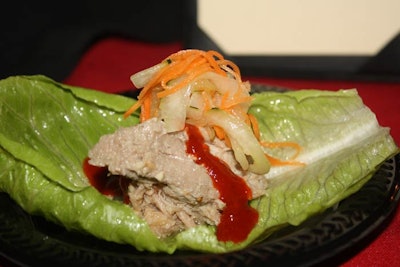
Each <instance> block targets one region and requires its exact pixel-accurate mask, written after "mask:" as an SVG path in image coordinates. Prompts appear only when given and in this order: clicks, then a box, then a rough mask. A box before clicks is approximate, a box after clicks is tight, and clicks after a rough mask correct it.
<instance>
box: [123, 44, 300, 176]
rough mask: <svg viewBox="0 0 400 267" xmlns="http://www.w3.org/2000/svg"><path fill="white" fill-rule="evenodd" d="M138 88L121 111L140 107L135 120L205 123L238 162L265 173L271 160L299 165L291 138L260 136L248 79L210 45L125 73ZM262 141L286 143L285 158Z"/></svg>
mask: <svg viewBox="0 0 400 267" xmlns="http://www.w3.org/2000/svg"><path fill="white" fill-rule="evenodd" d="M131 80H132V82H133V84H134V85H135V86H136V87H137V88H142V89H141V92H140V94H139V97H138V101H137V102H136V103H135V104H134V105H133V106H132V107H131V108H130V109H129V110H128V111H127V112H126V113H125V117H127V116H129V115H130V114H132V113H133V112H134V111H136V110H137V109H139V107H140V108H141V113H140V120H141V122H143V121H146V120H148V119H150V118H153V117H158V118H160V119H161V120H162V121H164V122H165V123H166V128H167V131H168V132H175V131H182V130H183V129H184V127H185V124H186V123H188V124H192V125H195V126H198V127H203V128H204V127H205V128H208V129H209V130H210V131H212V132H213V133H214V134H215V135H216V137H218V138H219V139H221V140H224V141H225V142H226V144H227V145H228V146H229V147H231V148H232V149H233V152H234V155H235V158H236V160H237V161H238V163H239V164H240V166H241V168H242V169H243V170H245V171H250V172H253V173H256V174H265V173H267V172H268V171H269V169H270V165H271V163H273V164H274V165H302V163H301V162H297V161H295V158H296V156H297V155H298V154H299V152H300V150H301V147H300V146H299V145H298V144H296V143H293V142H275V143H269V142H267V141H261V140H260V132H259V128H258V122H257V120H256V119H255V117H254V116H253V115H251V114H249V113H248V110H249V107H250V105H251V103H252V97H251V96H250V89H251V87H250V84H249V83H248V82H243V81H242V78H241V74H240V70H239V68H238V67H237V66H236V65H235V64H234V63H233V62H231V61H229V60H226V59H224V58H223V56H222V55H221V54H219V53H218V52H216V51H201V50H183V51H180V52H177V53H175V54H172V55H170V56H169V57H168V58H167V59H165V60H163V61H162V62H161V63H159V64H157V65H155V66H152V67H150V68H148V69H146V70H143V71H141V72H139V73H136V74H134V75H132V76H131ZM263 146H264V147H268V148H270V149H271V148H281V147H289V148H291V149H293V150H295V153H293V155H294V156H293V157H291V160H286V161H285V160H282V159H278V158H274V157H272V156H271V155H268V154H266V153H265V151H264V149H263Z"/></svg>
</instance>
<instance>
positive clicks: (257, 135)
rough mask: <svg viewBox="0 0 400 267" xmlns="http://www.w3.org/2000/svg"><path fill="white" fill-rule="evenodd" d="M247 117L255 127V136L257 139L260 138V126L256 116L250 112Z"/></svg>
mask: <svg viewBox="0 0 400 267" xmlns="http://www.w3.org/2000/svg"><path fill="white" fill-rule="evenodd" d="M247 117H248V119H249V123H250V126H251V128H252V129H253V133H254V136H255V137H256V138H257V140H260V128H259V126H258V121H257V119H256V117H255V116H254V115H253V114H250V113H249V114H247Z"/></svg>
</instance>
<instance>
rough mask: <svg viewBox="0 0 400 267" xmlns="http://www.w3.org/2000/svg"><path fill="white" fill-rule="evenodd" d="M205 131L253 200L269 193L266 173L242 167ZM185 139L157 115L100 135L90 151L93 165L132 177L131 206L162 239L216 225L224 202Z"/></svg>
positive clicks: (210, 143)
mask: <svg viewBox="0 0 400 267" xmlns="http://www.w3.org/2000/svg"><path fill="white" fill-rule="evenodd" d="M203 135H204V136H205V139H206V140H208V141H209V142H208V145H209V146H210V150H211V153H212V154H214V155H215V156H217V157H219V158H220V159H222V160H223V161H225V162H226V163H227V164H228V165H229V166H230V167H231V169H232V170H233V171H234V172H235V173H236V174H238V175H240V176H241V177H243V178H244V179H245V181H246V183H247V184H248V186H249V187H250V188H251V190H252V196H253V198H257V197H259V196H261V195H262V194H264V192H265V189H266V187H267V181H266V179H265V178H264V177H263V176H261V175H255V174H252V173H245V172H243V171H241V170H240V169H239V167H238V164H237V163H236V161H235V159H234V156H233V153H232V151H231V149H229V148H228V147H227V146H225V144H224V143H223V142H221V141H219V140H217V139H213V140H212V141H211V138H210V137H209V136H207V133H206V132H203ZM186 140H187V135H186V133H185V131H180V132H174V133H167V132H166V130H165V128H164V124H163V122H162V121H160V120H158V119H155V118H153V119H150V120H148V121H145V122H143V123H140V124H138V125H136V126H132V127H128V128H121V129H119V130H117V131H116V132H115V133H113V134H109V135H105V136H103V137H101V139H100V140H99V142H98V143H97V144H96V145H95V146H94V147H93V148H92V150H91V151H90V152H89V158H90V161H89V163H90V164H92V165H94V166H99V167H107V168H108V170H109V172H110V173H111V174H113V175H121V176H124V177H128V178H130V179H132V182H131V184H130V185H129V199H130V202H131V205H132V208H133V210H134V211H135V212H136V213H137V214H138V215H139V216H141V217H142V218H144V219H145V220H146V221H147V223H148V224H149V226H150V227H151V229H152V230H153V231H154V232H155V233H156V234H157V235H158V236H159V237H166V236H168V235H170V234H172V233H176V232H179V231H181V230H183V229H187V228H190V227H193V226H196V225H198V224H209V225H217V224H218V223H219V221H220V213H221V211H222V209H223V208H224V206H225V204H224V203H223V202H222V201H221V200H220V199H219V192H218V191H217V190H216V189H215V188H214V186H213V182H212V180H211V178H210V177H209V175H208V173H207V171H206V169H205V168H204V167H203V166H201V165H198V164H196V163H195V162H194V160H193V158H192V156H191V155H189V154H187V153H186Z"/></svg>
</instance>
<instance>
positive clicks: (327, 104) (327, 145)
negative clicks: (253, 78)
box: [0, 76, 398, 253]
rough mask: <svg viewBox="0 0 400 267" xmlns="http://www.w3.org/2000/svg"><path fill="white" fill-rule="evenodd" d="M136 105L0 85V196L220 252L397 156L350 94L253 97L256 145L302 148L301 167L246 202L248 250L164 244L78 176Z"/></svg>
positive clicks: (64, 90)
mask: <svg viewBox="0 0 400 267" xmlns="http://www.w3.org/2000/svg"><path fill="white" fill-rule="evenodd" d="M133 101H134V100H132V99H129V98H125V97H122V96H118V95H112V94H106V93H102V92H98V91H94V90H88V89H83V88H78V87H73V86H67V85H63V84H60V83H57V82H55V81H52V80H51V79H48V78H46V77H43V76H19V77H10V78H8V79H5V80H2V81H0V103H1V107H0V191H4V192H6V193H8V194H9V195H10V196H11V197H12V198H13V199H14V200H15V201H16V202H17V203H19V205H21V207H23V208H24V209H25V210H26V211H27V212H29V213H32V214H38V215H42V216H44V217H46V218H47V219H49V220H51V221H53V222H56V223H59V224H62V225H64V226H65V227H66V228H67V229H71V230H80V231H84V232H88V233H90V234H92V235H95V236H97V237H99V238H102V239H106V240H110V241H113V242H117V243H126V244H131V245H133V246H135V247H136V249H138V250H148V251H153V252H161V251H162V252H168V253H173V252H174V251H175V250H176V249H194V250H199V251H207V252H215V253H219V252H226V251H232V250H237V249H240V248H243V247H245V246H247V245H249V244H251V243H253V242H258V241H260V240H262V239H264V238H267V237H268V235H269V234H270V233H271V232H272V231H274V229H276V228H277V227H281V226H283V225H286V224H294V225H298V224H300V223H301V222H302V221H304V220H305V219H306V218H307V217H309V216H311V215H312V214H315V213H317V212H321V211H323V210H325V209H326V208H328V207H330V206H332V205H334V204H335V203H337V202H338V201H340V200H341V199H343V198H345V197H347V196H349V195H350V194H352V193H354V192H356V191H357V190H358V189H359V188H360V187H361V186H362V185H363V184H364V183H365V182H366V181H368V179H369V178H370V177H371V175H372V174H373V173H374V171H375V170H376V168H377V167H378V166H379V165H380V164H381V163H382V162H383V161H384V160H385V159H387V158H389V157H390V156H392V155H394V154H395V153H397V152H398V148H397V146H396V144H395V143H394V142H393V139H392V138H391V137H390V134H389V129H387V128H383V127H380V126H379V125H378V123H377V121H376V118H375V116H374V114H373V113H372V112H371V111H370V110H369V109H368V108H367V107H365V105H364V104H363V103H362V101H361V99H360V97H359V96H358V94H357V91H356V90H341V91H337V92H328V91H318V90H302V91H289V92H285V93H276V92H266V93H261V94H256V95H255V100H254V102H253V105H252V107H251V110H250V111H251V112H252V113H253V114H254V115H255V116H256V117H257V119H258V120H259V123H260V129H261V132H262V138H263V139H265V140H266V141H270V142H275V141H293V142H297V143H299V144H300V145H301V146H302V148H303V150H302V153H301V154H300V155H299V157H298V160H301V161H303V162H304V163H306V165H305V166H301V167H285V168H283V167H273V168H271V172H270V173H269V174H268V177H267V179H269V181H270V186H269V188H268V189H267V191H266V194H265V196H264V197H262V198H259V199H257V200H254V201H252V202H251V205H252V206H254V207H256V208H257V209H258V211H259V213H260V220H259V223H258V224H257V226H256V227H255V228H254V229H253V231H252V232H251V234H250V235H249V237H248V239H247V240H246V241H244V242H242V243H239V244H233V243H231V242H228V243H222V242H218V240H217V239H216V236H215V228H214V227H209V226H199V227H196V228H192V229H190V230H187V231H184V232H182V233H180V234H178V235H176V236H175V237H171V238H168V239H165V240H160V239H158V238H157V237H156V236H155V235H154V234H153V233H152V232H151V231H150V229H149V228H148V226H147V224H146V223H145V222H144V221H143V220H142V219H140V218H138V217H137V216H136V215H135V214H134V213H133V212H132V210H131V209H130V208H129V207H128V206H127V205H124V204H122V203H120V202H117V201H113V200H110V199H108V198H107V197H105V196H103V195H101V194H100V193H98V192H97V191H96V190H95V189H94V188H92V187H91V186H89V185H88V182H87V180H86V178H85V176H84V174H83V172H82V162H83V160H84V158H85V157H86V155H87V152H88V150H89V149H90V148H91V147H92V146H93V145H94V144H95V143H96V142H97V140H98V139H99V138H100V136H101V135H103V134H106V133H110V132H113V131H115V130H116V129H117V128H118V127H123V126H128V125H133V124H136V123H138V116H137V114H134V115H133V116H131V117H129V118H127V119H126V120H125V119H122V114H123V113H124V111H125V110H126V109H128V108H129V107H130V106H131V105H132V103H133ZM271 153H273V154H274V155H276V156H282V155H284V153H282V152H281V151H271Z"/></svg>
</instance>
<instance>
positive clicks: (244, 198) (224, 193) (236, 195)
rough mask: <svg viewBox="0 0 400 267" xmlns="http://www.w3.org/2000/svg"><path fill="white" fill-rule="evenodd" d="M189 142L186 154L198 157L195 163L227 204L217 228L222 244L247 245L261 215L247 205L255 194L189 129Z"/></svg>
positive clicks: (193, 128) (199, 134) (187, 130)
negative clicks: (204, 171) (248, 237)
mask: <svg viewBox="0 0 400 267" xmlns="http://www.w3.org/2000/svg"><path fill="white" fill-rule="evenodd" d="M186 132H187V134H188V137H189V138H188V141H187V142H186V152H187V153H188V154H191V155H193V156H195V157H196V160H195V162H196V163H197V164H201V165H203V166H204V167H205V168H206V169H207V171H208V174H209V175H210V177H211V178H212V180H213V184H214V187H215V188H216V189H217V190H218V191H219V193H220V199H221V200H222V201H223V202H224V203H225V204H226V206H225V208H224V210H223V211H222V214H221V221H220V223H219V225H218V226H217V238H218V240H219V241H223V242H226V241H233V242H241V241H244V240H245V239H246V238H247V236H248V234H249V233H250V231H251V230H252V229H253V228H254V226H255V225H256V224H257V221H258V212H257V210H255V209H254V208H252V207H250V206H249V204H248V201H249V200H250V199H251V196H252V192H251V189H250V188H249V187H248V186H247V184H246V182H245V181H244V180H243V178H242V177H240V176H237V175H236V174H234V173H233V172H232V171H231V169H230V168H229V167H228V166H227V165H226V164H225V163H224V162H223V161H221V160H220V159H219V158H217V157H215V156H214V155H212V154H211V153H210V148H209V146H208V145H207V144H205V142H204V138H203V136H202V135H201V133H200V131H199V129H198V128H197V127H195V126H192V125H187V126H186Z"/></svg>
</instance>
